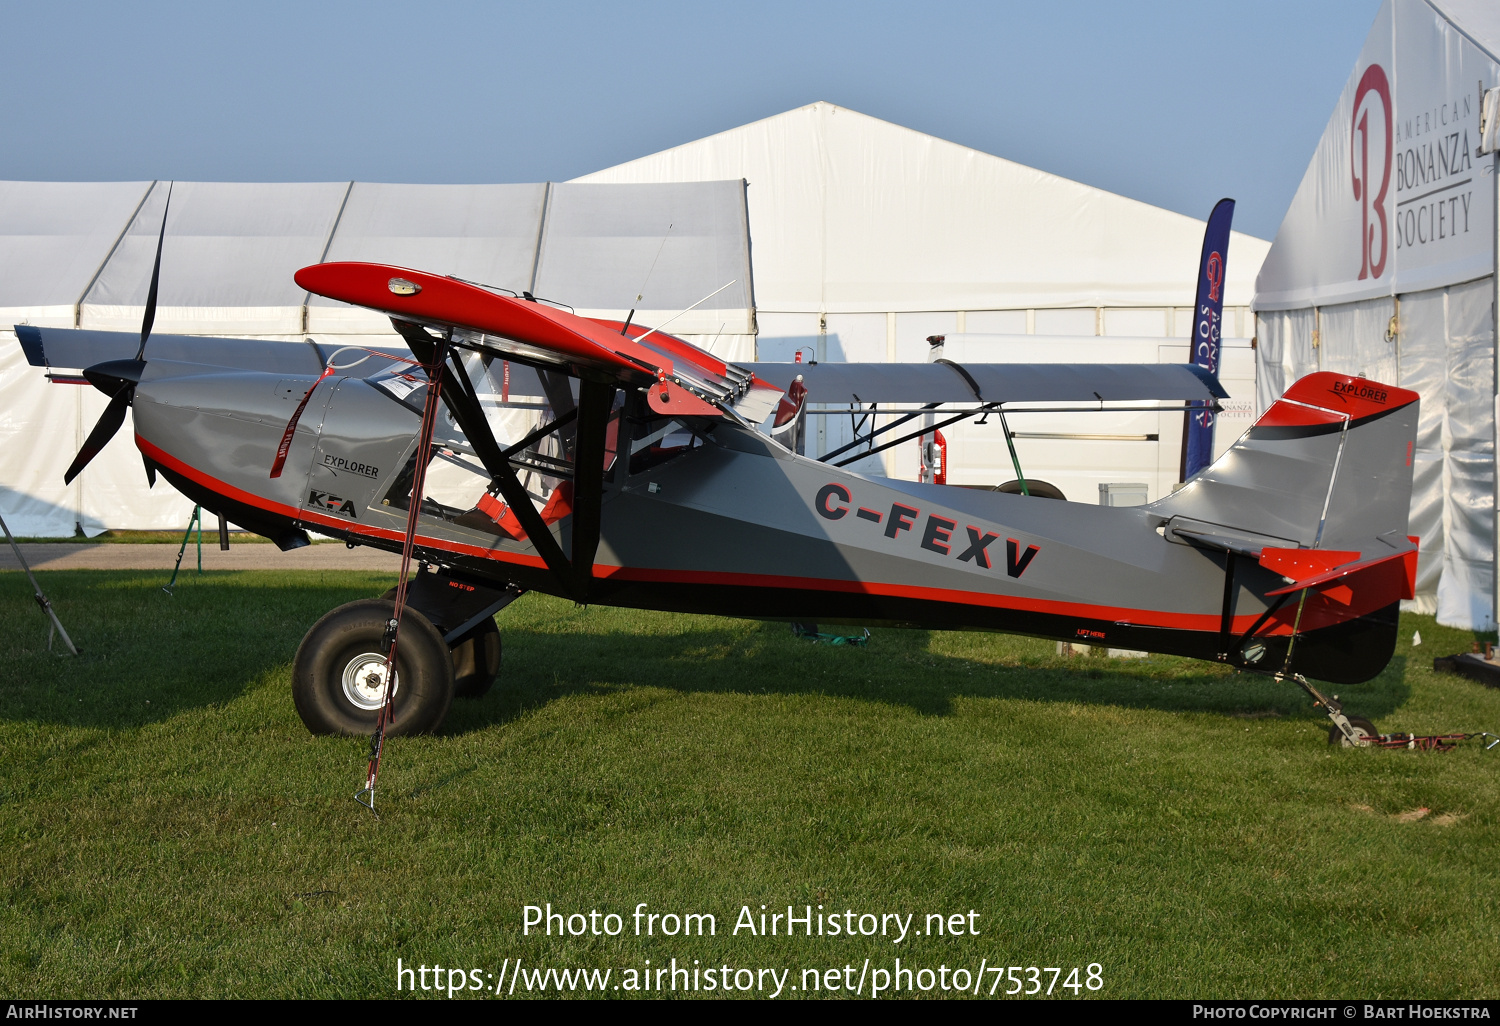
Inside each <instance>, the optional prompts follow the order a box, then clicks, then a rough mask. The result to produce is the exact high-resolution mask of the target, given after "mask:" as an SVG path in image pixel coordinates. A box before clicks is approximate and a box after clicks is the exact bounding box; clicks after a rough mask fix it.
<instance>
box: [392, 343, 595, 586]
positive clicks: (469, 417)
mask: <svg viewBox="0 0 1500 1026" xmlns="http://www.w3.org/2000/svg"><path fill="white" fill-rule="evenodd" d="M391 323H392V324H394V325H395V326H396V330H397V331H399V332H400V333H401V336H402V337H403V338H404V339H406V344H407V345H408V346H410V347H411V351H412V354H413V355H414V356H416V357H417V359H419V360H421V361H422V362H423V364H424V365H427V366H431V365H432V363H431V361H432V355H433V352H434V349H435V347H436V344H437V342H438V341H439V340H437V339H434V338H433V337H432V336H431V335H430V334H428V333H427V331H426V330H425V329H423V328H422V327H420V326H418V325H416V324H411V323H409V322H405V321H399V320H396V319H395V318H392V319H391ZM450 355H451V356H452V357H453V359H452V360H451V361H449V362H447V363H444V364H443V369H442V375H441V376H442V399H443V402H444V403H445V404H447V406H448V409H449V410H451V411H452V412H453V418H454V420H456V421H457V422H458V426H459V428H460V429H461V430H462V431H463V433H464V436H465V437H466V438H467V439H468V440H469V444H470V445H472V446H473V447H474V453H475V455H477V456H478V457H479V461H480V462H481V463H483V464H484V469H485V470H486V471H488V472H489V474H490V477H491V478H492V479H493V480H494V482H495V484H496V485H497V486H498V487H499V489H500V495H501V496H502V497H503V498H504V499H505V502H506V504H507V505H508V506H509V507H510V508H511V510H512V511H513V512H514V513H515V514H516V518H517V519H518V520H520V522H521V528H522V529H523V530H524V531H525V532H526V539H527V540H528V541H529V542H531V544H532V546H533V547H535V549H536V551H537V555H539V556H541V558H542V562H544V563H546V564H547V569H548V570H550V571H551V572H552V574H553V576H554V577H556V578H557V580H558V582H559V584H560V585H561V590H562V591H563V593H564V594H568V595H571V596H572V597H573V598H574V600H575V601H578V602H584V601H587V599H588V582H589V581H591V580H592V579H593V565H594V554H595V552H597V551H598V548H599V524H600V503H601V501H602V499H603V492H604V445H605V431H606V428H607V427H608V424H609V413H610V409H611V407H612V406H613V405H614V393H615V389H614V386H613V385H611V384H599V383H596V382H591V381H589V380H587V379H580V386H581V387H580V389H579V393H580V394H579V399H580V404H579V407H577V408H574V409H568V410H567V411H566V412H564V413H562V415H561V416H559V417H558V418H557V419H556V420H555V421H553V422H552V423H551V424H550V425H547V426H546V428H545V429H538V431H540V432H541V435H545V434H548V433H550V432H551V431H553V430H555V429H557V428H561V427H566V426H568V425H570V424H572V423H573V421H574V420H575V418H576V420H577V438H576V445H575V448H576V452H575V458H574V464H573V514H572V515H573V558H572V559H571V560H570V559H569V558H568V557H567V555H565V554H564V553H563V550H562V546H561V545H559V544H558V542H557V539H556V538H554V537H553V536H552V531H551V529H550V528H548V526H547V523H546V521H544V520H543V519H542V516H541V514H540V513H538V512H537V510H536V507H535V506H534V505H532V502H531V497H530V496H529V495H528V494H527V493H526V488H525V486H524V485H522V484H521V479H520V478H519V477H517V476H516V472H515V470H514V468H512V467H511V465H510V457H511V456H512V455H514V454H515V453H516V452H518V451H520V450H521V449H524V448H525V447H526V446H527V445H530V444H532V443H533V442H534V441H535V440H536V437H540V436H541V435H539V434H538V433H537V432H533V433H532V435H528V436H527V438H526V439H523V440H522V441H521V442H518V443H517V444H516V445H513V446H511V447H510V448H509V449H504V450H502V449H501V448H500V443H499V442H497V441H496V440H495V435H494V433H493V432H492V431H491V430H490V425H489V422H488V421H487V420H486V419H485V416H484V411H483V408H482V407H481V406H480V403H479V397H478V396H477V395H476V394H475V392H474V386H473V383H472V382H471V381H470V380H469V376H468V374H466V373H461V371H462V364H461V363H459V364H458V366H459V370H458V371H455V369H454V364H455V363H457V362H458V350H457V349H456V348H455V349H454V350H451V351H450ZM558 378H559V380H560V383H561V384H562V385H563V386H566V378H563V377H562V376H561V375H558ZM549 391H550V390H549ZM569 399H570V400H571V394H569ZM533 436H536V437H533Z"/></svg>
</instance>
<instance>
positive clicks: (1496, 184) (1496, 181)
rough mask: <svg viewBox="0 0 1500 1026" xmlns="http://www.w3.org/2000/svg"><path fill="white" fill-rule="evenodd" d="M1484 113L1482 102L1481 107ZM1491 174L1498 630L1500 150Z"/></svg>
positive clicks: (1498, 621)
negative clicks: (1492, 193) (1493, 217)
mask: <svg viewBox="0 0 1500 1026" xmlns="http://www.w3.org/2000/svg"><path fill="white" fill-rule="evenodd" d="M1480 107H1481V109H1483V102H1482V100H1481V103H1480ZM1490 161H1491V174H1490V185H1491V188H1492V189H1493V190H1494V193H1495V194H1494V197H1493V200H1494V202H1493V208H1494V215H1495V221H1494V224H1493V225H1492V230H1491V241H1492V242H1493V243H1494V247H1495V248H1494V259H1493V260H1491V261H1490V293H1491V294H1490V330H1491V332H1492V334H1491V336H1490V341H1491V344H1492V345H1491V354H1492V358H1491V361H1490V366H1491V370H1492V372H1493V374H1494V377H1493V379H1492V380H1491V391H1492V392H1493V394H1494V397H1495V402H1494V407H1493V412H1494V415H1495V420H1494V424H1493V428H1494V432H1493V441H1494V456H1495V467H1494V469H1495V482H1494V495H1495V509H1494V527H1495V530H1494V535H1493V537H1492V539H1491V540H1492V543H1493V544H1492V545H1491V549H1490V601H1491V605H1490V623H1489V629H1490V630H1494V629H1495V628H1496V627H1497V626H1500V149H1497V150H1495V151H1494V152H1492V153H1491V155H1490Z"/></svg>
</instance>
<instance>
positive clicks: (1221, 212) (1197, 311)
mask: <svg viewBox="0 0 1500 1026" xmlns="http://www.w3.org/2000/svg"><path fill="white" fill-rule="evenodd" d="M1233 220H1234V200H1232V199H1221V200H1219V202H1218V203H1215V204H1214V212H1213V213H1212V214H1209V215H1208V226H1207V227H1206V228H1205V229H1204V231H1203V254H1202V256H1201V257H1200V258H1199V260H1198V294H1197V297H1196V300H1195V301H1194V303H1193V336H1192V351H1191V353H1190V354H1189V359H1190V360H1191V362H1193V363H1196V364H1197V365H1198V366H1200V367H1206V368H1208V370H1209V372H1210V373H1212V374H1215V375H1217V374H1218V373H1219V340H1220V337H1221V335H1222V332H1223V324H1224V268H1225V266H1226V264H1227V262H1228V259H1229V223H1230V222H1231V221H1233ZM1192 405H1193V406H1198V407H1202V409H1197V410H1189V411H1188V412H1187V413H1186V414H1185V417H1186V423H1185V424H1184V425H1183V433H1182V480H1184V481H1186V480H1187V479H1188V478H1190V477H1192V476H1193V475H1194V474H1196V473H1198V471H1200V470H1202V469H1203V468H1204V467H1206V466H1208V465H1209V463H1211V462H1212V461H1213V458H1214V419H1215V417H1214V411H1213V410H1212V409H1211V408H1210V407H1209V401H1208V400H1198V401H1195V402H1194V403H1192Z"/></svg>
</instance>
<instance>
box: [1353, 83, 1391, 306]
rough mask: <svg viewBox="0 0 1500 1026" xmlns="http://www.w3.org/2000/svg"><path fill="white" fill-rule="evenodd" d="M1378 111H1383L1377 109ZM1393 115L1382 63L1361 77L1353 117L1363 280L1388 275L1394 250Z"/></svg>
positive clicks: (1355, 186) (1355, 95)
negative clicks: (1389, 201)
mask: <svg viewBox="0 0 1500 1026" xmlns="http://www.w3.org/2000/svg"><path fill="white" fill-rule="evenodd" d="M1374 108H1379V109H1378V110H1373V109H1374ZM1372 110H1373V113H1374V115H1375V122H1374V123H1373V124H1372V123H1371V121H1370V115H1371V113H1372ZM1393 113H1394V112H1393V111H1392V110H1391V83H1390V80H1389V79H1387V78H1386V76H1385V69H1384V68H1382V67H1381V66H1380V65H1379V64H1371V65H1370V66H1369V67H1368V68H1366V69H1365V73H1364V75H1363V76H1361V77H1360V80H1359V87H1358V88H1357V89H1355V90H1354V109H1353V111H1351V117H1350V120H1351V121H1352V122H1353V123H1352V125H1351V126H1350V129H1349V147H1350V151H1351V159H1350V162H1349V170H1350V173H1351V174H1352V175H1353V178H1354V198H1355V199H1356V200H1358V201H1359V205H1360V206H1359V212H1360V229H1359V261H1360V263H1359V277H1360V279H1361V280H1363V279H1365V278H1379V277H1380V276H1381V275H1382V274H1383V273H1385V258H1386V253H1387V250H1388V249H1389V247H1390V240H1389V236H1388V235H1387V234H1386V217H1385V194H1386V191H1387V190H1388V189H1389V188H1390V185H1391V148H1392V143H1393V141H1394V140H1393V139H1392V138H1391V123H1392V115H1393ZM1372 131H1378V132H1379V133H1380V135H1379V138H1378V139H1377V140H1373V141H1374V142H1375V144H1376V146H1378V147H1379V149H1377V151H1376V154H1375V163H1376V166H1377V167H1378V168H1379V173H1378V176H1377V177H1378V179H1379V184H1376V183H1375V181H1373V180H1372V179H1371V177H1370V171H1371V167H1370V163H1371V161H1370V144H1371V142H1372V140H1371V138H1370V135H1371V132H1372ZM1372 192H1373V193H1374V194H1375V195H1374V196H1373V197H1372V196H1371V195H1370V194H1371V193H1372ZM1372 209H1373V212H1374V215H1375V221H1374V222H1371V220H1370V215H1371V212H1372ZM1377 224H1378V225H1379V227H1378V228H1377V227H1376V225H1377Z"/></svg>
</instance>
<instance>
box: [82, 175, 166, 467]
mask: <svg viewBox="0 0 1500 1026" xmlns="http://www.w3.org/2000/svg"><path fill="white" fill-rule="evenodd" d="M171 207H172V187H171V186H170V185H168V186H167V202H166V205H165V206H164V207H163V208H162V212H161V231H160V233H158V235H157V236H156V262H155V263H154V264H153V265H152V266H151V288H150V290H148V291H147V293H146V313H145V316H144V317H142V318H141V346H140V348H139V349H137V350H136V351H135V359H134V360H109V361H107V362H105V363H96V364H94V366H92V367H88V368H85V370H84V372H83V376H84V377H85V378H87V379H88V381H89V382H90V383H91V384H92V385H93V386H94V387H95V388H97V389H98V390H99V391H101V392H103V393H104V394H105V395H107V396H109V405H108V406H106V407H105V408H104V412H103V413H102V414H101V415H100V417H99V421H98V423H96V424H95V425H94V429H93V430H92V431H90V432H89V436H88V438H86V439H84V442H83V448H81V449H79V450H78V455H77V456H75V457H73V462H72V464H71V465H70V466H69V467H68V470H67V472H66V473H65V474H63V482H64V483H65V484H72V483H73V479H74V478H75V477H77V476H78V475H79V473H80V472H82V470H83V468H84V467H86V466H88V465H89V461H90V460H92V459H93V458H94V457H95V456H97V455H99V453H100V451H101V450H102V449H103V448H104V447H105V446H106V445H108V444H109V440H110V439H111V438H113V437H115V432H116V431H118V430H120V425H121V424H123V423H125V409H126V407H128V406H129V405H130V404H131V402H132V400H134V399H135V386H136V385H138V384H140V382H141V375H142V373H144V372H145V370H146V340H147V339H149V338H150V337H151V325H152V324H154V323H155V322H156V288H157V284H158V282H159V281H160V279H161V249H162V243H163V242H164V241H166V238H167V211H168V210H170V209H171Z"/></svg>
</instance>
